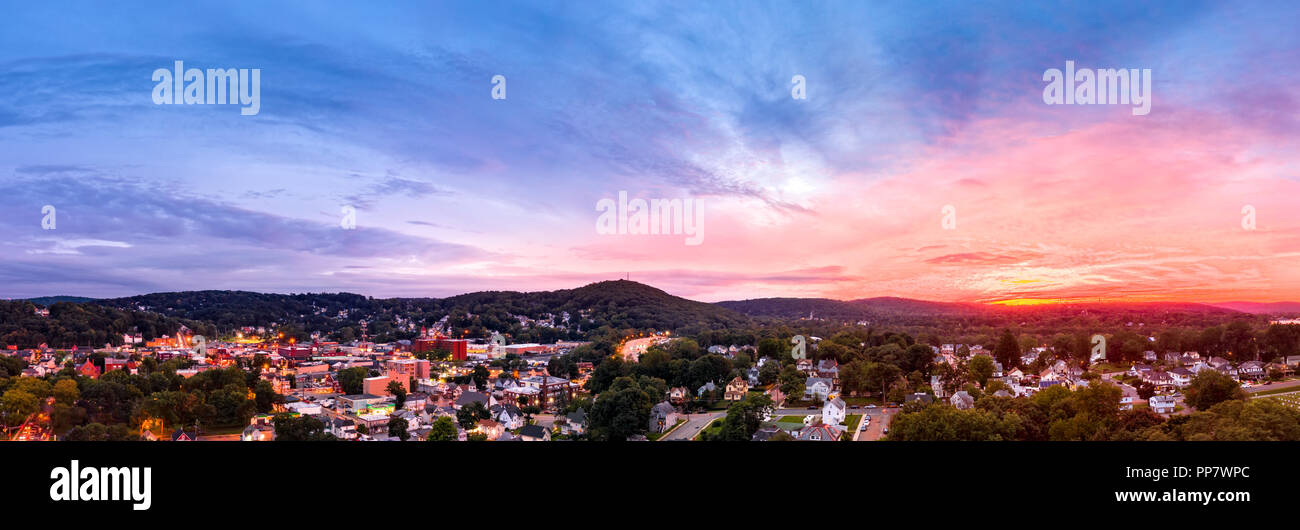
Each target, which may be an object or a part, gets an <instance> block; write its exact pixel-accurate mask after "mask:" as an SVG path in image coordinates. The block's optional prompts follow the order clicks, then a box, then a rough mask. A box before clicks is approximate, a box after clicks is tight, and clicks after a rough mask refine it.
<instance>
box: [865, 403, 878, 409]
mask: <svg viewBox="0 0 1300 530" xmlns="http://www.w3.org/2000/svg"><path fill="white" fill-rule="evenodd" d="M867 408H869V409H874V408H876V404H875V403H872V404H870V405H867Z"/></svg>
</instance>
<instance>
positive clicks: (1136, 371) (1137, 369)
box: [1128, 364, 1154, 377]
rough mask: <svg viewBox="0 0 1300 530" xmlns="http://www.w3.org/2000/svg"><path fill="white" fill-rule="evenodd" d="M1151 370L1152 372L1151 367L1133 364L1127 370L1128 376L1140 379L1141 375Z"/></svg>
mask: <svg viewBox="0 0 1300 530" xmlns="http://www.w3.org/2000/svg"><path fill="white" fill-rule="evenodd" d="M1151 370H1154V368H1152V367H1151V365H1147V364H1135V365H1133V366H1131V367H1130V368H1129V369H1128V375H1131V376H1133V377H1142V376H1143V374H1146V373H1148V372H1150V371H1151Z"/></svg>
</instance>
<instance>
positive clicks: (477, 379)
mask: <svg viewBox="0 0 1300 530" xmlns="http://www.w3.org/2000/svg"><path fill="white" fill-rule="evenodd" d="M489 375H490V374H489V373H488V369H487V368H484V367H483V365H481V364H480V365H478V366H475V367H474V372H473V373H471V374H470V376H469V377H470V379H473V380H474V386H476V387H478V389H479V390H483V389H485V388H487V382H488V376H489Z"/></svg>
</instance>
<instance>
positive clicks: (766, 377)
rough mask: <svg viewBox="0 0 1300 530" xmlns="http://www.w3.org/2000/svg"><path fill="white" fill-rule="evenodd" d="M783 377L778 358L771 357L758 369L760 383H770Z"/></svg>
mask: <svg viewBox="0 0 1300 530" xmlns="http://www.w3.org/2000/svg"><path fill="white" fill-rule="evenodd" d="M780 377H781V363H779V362H777V361H776V359H769V360H768V361H767V362H765V363H763V366H762V367H761V368H759V369H758V384H760V385H770V384H772V383H775V382H776V380H777V379H779V378H780Z"/></svg>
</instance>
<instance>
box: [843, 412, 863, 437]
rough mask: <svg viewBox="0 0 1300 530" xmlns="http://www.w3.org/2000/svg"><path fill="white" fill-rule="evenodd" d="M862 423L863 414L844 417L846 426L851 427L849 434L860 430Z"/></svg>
mask: <svg viewBox="0 0 1300 530" xmlns="http://www.w3.org/2000/svg"><path fill="white" fill-rule="evenodd" d="M860 421H862V415H861V414H849V415H848V416H845V417H844V424H845V425H847V426H848V427H849V430H848V431H847V432H848V433H849V434H852V433H854V432H857V430H858V422H860Z"/></svg>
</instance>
